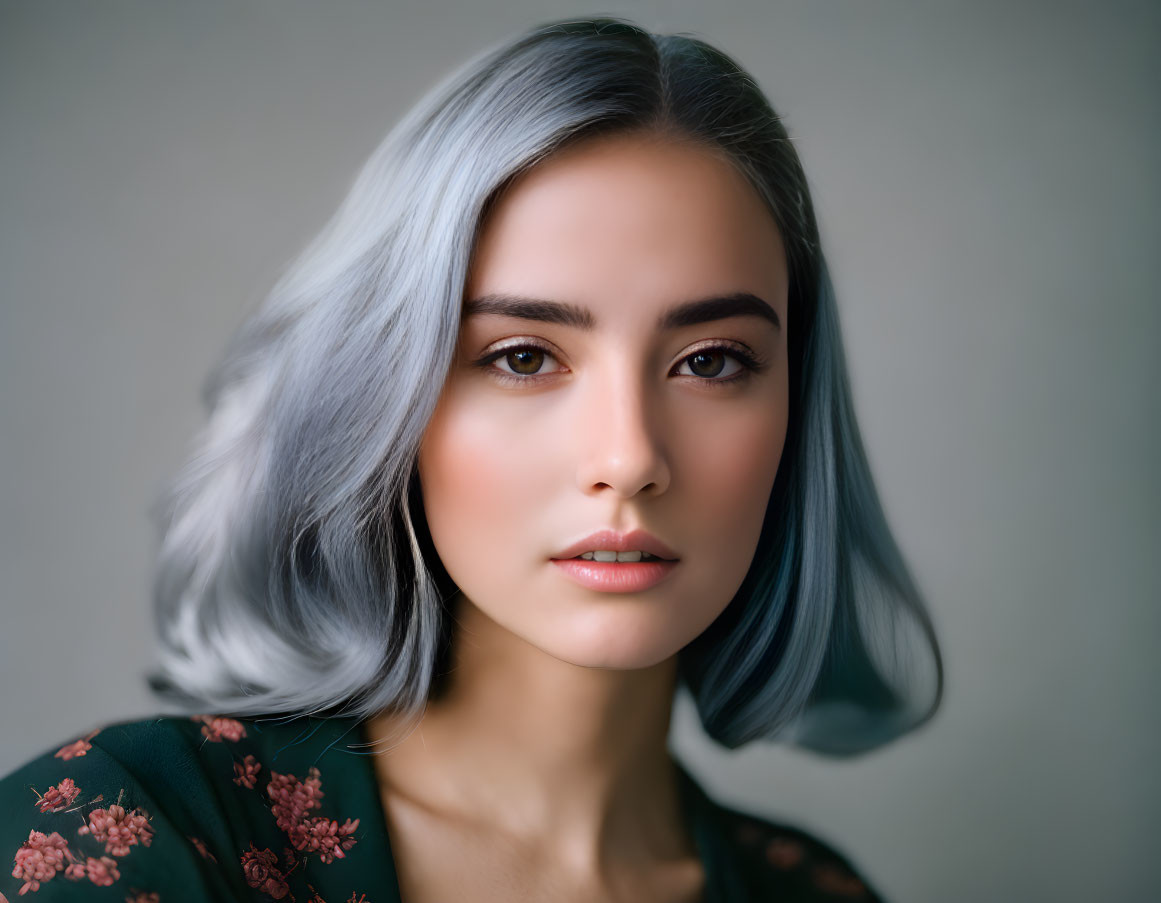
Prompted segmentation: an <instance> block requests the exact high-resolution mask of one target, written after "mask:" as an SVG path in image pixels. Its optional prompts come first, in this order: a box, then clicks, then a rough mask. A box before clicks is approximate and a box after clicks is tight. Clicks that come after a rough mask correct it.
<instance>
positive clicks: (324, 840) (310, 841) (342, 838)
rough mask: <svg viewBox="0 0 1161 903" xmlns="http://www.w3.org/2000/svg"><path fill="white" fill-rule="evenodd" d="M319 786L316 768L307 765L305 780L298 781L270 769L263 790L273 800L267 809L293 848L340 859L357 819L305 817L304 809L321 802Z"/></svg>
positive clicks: (326, 859) (351, 839) (329, 859)
mask: <svg viewBox="0 0 1161 903" xmlns="http://www.w3.org/2000/svg"><path fill="white" fill-rule="evenodd" d="M321 787H322V780H321V779H320V778H319V770H318V769H317V768H311V769H310V771H309V773H308V776H307V779H306V780H305V781H298V780H297V779H296V778H295V777H294V775H292V774H278V773H277V772H271V775H270V783H269V784H267V785H266V793H267V794H268V795H269V797H270V800H271V802H272V803H273V804H274V805H273V806H272V807H271V812H273V813H274V817H275V818H276V819H277V820H278V827H280V828H281V829H282V830H283V831H285V832H286V833H287V834H288V835H289V836H290V842H291V843H292V844H293V845H294V848H295V849H297V850H306V851H309V852H312V853H318V855H319V859H321V860H322V861H323V862H333V861H334V860H335V859H342V858H343V857H344V856H345V855H346V854H345V853H344V852H343V851H344V850H349V849H350V848H351V847H353V846H354V845H355V838H354V837H352V836H351V835H352V834H353V833H354V832H355V829H356V828H358V827H359V820H358V819H357V818H356V819H355V820H354V821H351V820H350V819H349V818H348V819H347V820H346V821H345V822H344V823H343V824H342V825H340V824H339V823H338V822H337V821H334V820H333V819H329V818H321V817H315V818H308V817H307V812H309V811H310V810H312V809H317V808H319V807H320V806H321V805H322V803H320V802H319V800H320V799H321V798H322V796H323V792H322V790H321V789H320V788H321Z"/></svg>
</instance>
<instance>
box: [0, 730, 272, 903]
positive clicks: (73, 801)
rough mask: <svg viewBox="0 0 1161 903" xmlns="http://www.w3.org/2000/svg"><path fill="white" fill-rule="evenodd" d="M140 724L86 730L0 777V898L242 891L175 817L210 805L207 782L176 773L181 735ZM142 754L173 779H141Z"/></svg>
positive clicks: (148, 897)
mask: <svg viewBox="0 0 1161 903" xmlns="http://www.w3.org/2000/svg"><path fill="white" fill-rule="evenodd" d="M141 725H143V726H141V727H138V726H121V725H115V726H111V727H106V728H98V729H96V730H93V731H90V732H89V733H87V734H85V735H84V736H82V737H79V738H77V739H76V740H74V741H72V742H70V743H66V744H65V745H63V746H61V747H60V748H59V749H56V750H50V751H46V752H45V753H43V754H42V755H40V756H38V757H37V758H34V759H32V760H31V761H29V762H27V763H25V764H24V765H23V766H21V767H20V768H18V769H17V770H16V771H15V772H13V773H11V774H10V775H8V776H7V777H5V778H3V779H2V780H0V856H3V857H11V858H10V859H8V858H5V859H4V860H3V861H4V862H5V863H11V865H6V866H5V868H4V870H3V872H0V901H3V900H5V899H9V900H12V899H15V898H16V897H18V896H22V895H32V896H31V898H32V899H34V900H50V901H55V900H80V899H85V900H91V899H94V898H98V899H109V900H118V901H120V900H126V901H128V903H176V901H195V903H196V901H203V900H204V901H210V900H223V899H247V898H248V897H249V896H250V894H249V892H248V889H247V888H246V887H245V885H244V884H243V885H242V886H241V887H239V886H238V885H237V882H236V881H233V880H230V875H229V874H228V873H225V872H223V871H222V870H221V869H220V868H219V867H218V866H217V862H216V859H215V857H214V856H213V854H212V853H211V852H210V850H209V849H208V848H207V845H206V843H205V842H204V840H203V839H202V838H201V837H199V836H197V834H196V833H193V832H191V831H189V827H190V825H191V823H190V821H189V820H188V818H185V817H183V818H175V816H186V815H188V814H189V813H194V812H198V811H201V812H203V813H208V814H210V815H212V809H213V808H214V805H215V803H214V800H213V799H212V796H211V795H210V794H209V793H208V792H207V791H208V790H209V788H202V787H199V785H198V784H197V783H196V782H190V781H186V782H184V784H183V782H182V781H181V780H180V776H181V773H182V766H183V764H184V763H185V762H186V760H187V758H188V751H187V750H185V749H183V747H184V746H185V744H184V743H183V742H182V739H181V737H180V736H179V735H178V734H176V733H174V732H172V731H167V730H166V728H165V726H164V725H160V724H159V725H157V726H156V727H153V728H152V729H151V725H150V724H149V723H148V722H142V723H141ZM106 733H108V734H109V740H110V741H112V742H110V743H109V744H106V743H103V742H102V740H103V739H104V735H105V734H106ZM126 750H129V751H130V753H131V754H130V755H125V753H126ZM146 761H150V762H152V763H153V766H152V767H153V770H154V771H155V772H163V773H165V774H166V775H167V776H172V777H174V778H175V780H173V781H161V782H148V783H150V785H151V786H148V787H147V786H145V783H143V781H142V780H140V779H139V777H138V776H139V775H142V774H143V773H144V772H145V770H146V769H145V767H144V766H145V762H146ZM210 821H211V822H212V818H211V819H210ZM195 824H196V823H195ZM195 830H196V828H195ZM96 888H101V889H102V890H103V892H96V893H95V891H96ZM106 889H107V890H106Z"/></svg>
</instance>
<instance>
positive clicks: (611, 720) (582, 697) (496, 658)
mask: <svg viewBox="0 0 1161 903" xmlns="http://www.w3.org/2000/svg"><path fill="white" fill-rule="evenodd" d="M457 602H458V603H459V604H458V609H457V611H456V612H455V623H456V632H455V634H454V635H453V643H452V670H451V673H450V675H449V676H448V678H447V684H446V686H445V688H444V690H443V692H442V693H441V694H440V695H439V696H438V697H437V698H435V699H432V700H430V701H429V703H428V706H427V709H426V710H425V712H424V715H423V717H422V718H421V719H420V721H419V722H418V724H417V726H416V727H415V729H414V730H413V731H411V732H410V733H409V734H407V735H406V737H405V739H403V740H402V741H400V742H399V743H397V744H396V745H395V746H393V747H391V748H390V749H389V750H387V751H386V752H385V753H384V754H382V755H380V756H377V757H376V763H377V764H376V767H377V769H378V770H379V776H380V780H381V782H382V784H383V788H384V793H385V795H389V794H393V793H394V794H399V795H400V796H401V797H403V798H406V799H407V800H408V801H410V802H412V803H418V804H419V805H422V806H423V807H424V808H425V809H426V810H428V811H431V812H436V813H439V814H441V815H446V816H447V817H448V818H449V819H455V820H456V822H457V823H467V824H472V825H477V826H480V827H483V828H486V829H487V830H489V831H499V832H502V833H503V834H505V835H507V836H508V837H509V838H512V839H514V840H515V841H517V842H527V843H529V844H531V845H534V846H536V847H539V848H541V849H543V848H544V847H545V846H548V847H551V848H552V849H551V852H552V854H553V855H554V856H556V857H558V859H557V861H560V862H567V863H570V864H571V866H573V867H575V868H576V869H578V870H582V871H586V872H590V873H592V872H594V871H596V872H601V871H605V870H606V869H607V868H608V866H610V865H611V864H613V863H615V862H621V863H624V862H625V861H626V860H628V859H634V858H635V859H638V860H644V859H650V860H658V859H676V858H680V857H683V856H689V855H690V854H691V853H692V849H691V843H690V841H689V839H688V838H687V837H686V836H685V832H684V825H683V819H682V813H681V807H680V799H679V797H678V791H677V771H676V768H675V766H674V763H673V761H672V760H671V759H670V757H669V753H668V749H667V738H668V732H669V718H670V710H671V707H672V700H673V694H674V691H675V688H676V678H677V662H676V657H671V658H669V659H667V660H665V661H663V662H661V663H659V664H657V665H654V666H652V667H648V668H642V669H637V670H613V669H602V668H589V667H583V666H579V665H573V664H570V663H568V662H564V661H561V660H560V659H557V658H554V657H552V656H550V655H548V654H547V653H545V652H543V651H541V650H539V649H537V648H536V647H534V646H532V645H530V644H529V643H527V642H525V641H524V640H523V639H521V638H520V637H518V636H516V635H515V634H513V633H511V632H510V631H508V630H506V629H505V628H504V627H502V626H501V625H499V624H497V623H496V622H495V621H493V620H492V619H491V618H489V617H488V616H487V615H485V614H484V613H483V612H482V611H480V609H478V608H477V607H476V606H474V605H472V604H471V603H470V602H469V601H468V600H466V599H464V597H463V596H462V595H461V596H459V597H458V599H457ZM392 727H393V725H392V723H391V722H390V721H389V720H388V718H387V716H385V715H380V716H378V717H377V718H375V719H372V720H371V722H370V724H369V728H370V736H371V739H377V738H381V737H389V736H392V734H391V730H392Z"/></svg>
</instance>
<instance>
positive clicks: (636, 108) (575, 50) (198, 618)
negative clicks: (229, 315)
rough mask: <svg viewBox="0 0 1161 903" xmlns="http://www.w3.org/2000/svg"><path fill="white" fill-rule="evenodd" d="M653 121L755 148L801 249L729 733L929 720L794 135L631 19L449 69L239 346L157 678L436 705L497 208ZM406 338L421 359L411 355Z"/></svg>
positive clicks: (706, 659)
mask: <svg viewBox="0 0 1161 903" xmlns="http://www.w3.org/2000/svg"><path fill="white" fill-rule="evenodd" d="M628 130H652V131H655V132H661V133H663V134H666V135H671V136H673V137H674V138H675V140H689V141H695V142H698V143H699V144H701V145H702V146H704V147H706V148H708V149H711V150H713V151H714V152H715V153H719V154H721V155H722V156H723V158H724V159H726V160H728V161H729V162H731V163H732V164H734V165H735V166H737V167H738V169H739V171H740V172H742V173H743V174H744V175H745V176H746V178H747V179H748V180H749V182H750V184H752V185H753V187H754V188H755V190H756V191H757V192H758V193H759V194H760V195H761V197H762V198H763V200H764V201H765V202H766V204H767V206H768V207H769V209H770V211H771V213H772V214H773V216H774V219H775V220H776V222H777V225H778V227H779V231H780V233H781V236H782V239H783V243H784V246H785V248H786V254H787V260H788V266H789V269H790V298H789V309H788V314H789V316H788V320H789V340H790V341H789V352H790V379H791V387H790V388H791V412H790V424H789V429H788V435H787V441H786V444H785V448H784V453H783V455H784V456H783V460H782V462H781V464H780V466H779V470H778V475H777V478H776V480H775V485H774V490H773V492H772V493H771V497H770V501H769V503H768V507H767V514H766V521H765V524H764V526H763V529H762V535H761V539H760V541H759V546H758V550H757V552H756V554H755V557H754V561H753V563H752V565H751V567H750V570H749V572H748V573H747V576H746V578H745V580H744V582H743V584H742V586H741V588H740V589H739V591H738V593H737V594H736V595H735V597H734V599H733V600H732V601H731V602H730V604H729V605H728V606H727V608H726V610H725V611H724V612H723V614H722V615H721V616H720V617H719V618H718V619H717V620H716V621H715V622H714V623H713V624H712V625H711V626H710V627H709V628H708V629H707V630H706V631H705V632H704V633H703V634H702V635H701V636H699V637H698V638H697V639H696V640H695V641H694V642H692V643H690V644H689V645H688V646H687V647H686V648H684V649H683V650H681V652H680V653H679V673H680V676H681V681H682V683H683V685H684V686H685V687H687V688H688V689H689V691H690V692H691V693H692V695H693V698H694V699H695V701H696V703H697V706H698V711H699V713H700V717H701V719H702V723H703V725H704V726H705V729H706V731H707V732H708V733H709V735H710V736H712V737H713V738H714V739H716V740H717V741H718V742H719V743H721V744H723V745H725V746H727V747H731V748H733V747H737V746H740V745H742V744H744V743H747V742H749V741H751V740H753V739H757V738H777V739H779V740H782V741H784V742H788V743H795V744H798V745H801V746H804V747H809V748H811V749H815V750H819V751H823V752H827V753H832V754H846V753H852V752H856V751H859V750H863V749H868V748H871V747H873V746H876V745H879V744H881V743H884V742H886V741H887V740H890V739H892V738H893V737H895V736H898V735H900V734H901V733H903V732H905V731H907V730H910V729H911V728H913V727H915V726H917V725H918V724H920V723H922V722H923V721H925V720H927V719H928V718H929V717H931V715H932V713H933V712H934V711H935V709H936V707H937V706H938V704H939V700H940V698H941V695H942V687H943V666H942V660H941V656H940V651H939V647H938V644H937V642H936V638H935V633H934V630H933V628H932V625H931V622H930V618H929V616H928V614H927V613H926V610H925V607H924V605H923V602H922V600H921V598H920V596H919V594H918V592H917V590H916V588H915V585H914V583H913V581H912V579H911V577H910V575H909V573H908V570H907V568H906V566H905V564H904V562H903V560H902V557H901V555H900V554H899V551H898V548H897V546H896V544H895V542H894V540H893V538H892V536H891V533H890V531H889V529H888V527H887V524H886V521H885V519H884V516H883V512H882V509H881V507H880V503H879V501H878V496H877V494H876V491H875V488H874V484H873V481H872V478H871V474H870V471H869V468H868V465H867V461H866V456H865V454H864V451H863V447H862V443H861V440H860V437H859V432H858V428H857V425H856V422H855V418H854V414H853V409H852V406H851V394H850V389H849V385H848V381H847V375H846V364H845V358H844V354H843V350H842V344H841V337H840V333H839V323H838V312H837V308H836V305H835V301H834V297H833V293H832V290H831V283H830V280H829V278H828V276H827V272H826V266H825V262H824V259H823V256H822V253H821V249H820V248H819V243H818V229H817V226H816V223H815V218H814V213H813V207H812V203H811V199H810V194H809V191H808V188H807V183H806V178H805V175H804V173H803V170H802V167H801V164H800V162H799V159H798V156H797V153H796V151H795V149H794V147H793V145H792V142H791V141H790V139H789V138H788V136H787V134H786V131H785V128H784V127H783V125H782V123H781V121H780V119H779V117H778V115H777V114H776V113H775V112H774V111H773V110H772V109H771V107H770V105H769V103H768V101H767V100H766V98H765V97H764V95H763V94H762V92H761V90H760V89H759V88H758V86H757V85H756V83H755V81H754V79H753V78H752V77H751V76H750V75H748V74H747V73H746V72H745V71H743V70H742V69H741V68H740V67H739V66H738V65H737V64H736V63H735V62H734V61H732V60H731V59H730V58H729V57H727V56H726V55H725V54H723V53H722V52H720V51H719V50H716V49H714V48H713V47H711V46H709V45H708V44H706V43H704V42H702V41H700V40H698V39H696V38H693V37H688V36H683V35H655V34H651V33H649V32H647V31H644V30H642V29H640V28H638V27H637V26H635V25H633V24H632V23H630V22H627V21H626V20H623V19H610V18H602V19H589V20H566V21H557V22H552V23H548V24H546V25H542V26H540V27H537V28H535V29H532V30H531V31H529V32H527V33H525V34H524V35H522V36H520V37H518V38H517V39H515V40H513V41H510V42H507V43H505V44H503V45H502V46H499V47H495V48H492V49H489V50H488V51H486V52H485V53H483V54H480V55H479V56H477V57H476V58H474V59H473V60H471V61H469V62H468V63H467V64H466V65H465V66H463V67H462V68H461V69H460V70H458V71H457V72H455V73H453V74H452V75H451V76H450V77H448V78H447V79H446V80H445V81H444V82H442V83H441V84H440V85H438V86H437V87H436V88H435V89H434V90H433V91H432V92H431V93H430V94H429V95H428V96H427V97H426V98H424V99H423V100H422V101H421V102H420V103H419V104H418V105H417V106H416V107H414V108H413V109H412V110H411V111H410V112H409V113H408V114H407V115H406V116H405V117H404V118H403V119H402V120H401V121H400V122H399V123H398V124H397V125H396V126H395V127H394V128H393V129H392V130H391V131H390V133H389V134H388V135H387V137H386V138H385V140H384V141H383V143H382V144H381V146H380V147H379V148H378V149H377V150H376V151H375V152H374V153H373V154H372V156H371V158H370V159H369V160H368V162H367V163H366V165H365V167H364V168H363V170H362V172H361V173H360V174H359V176H358V177H357V178H356V180H355V182H354V184H353V186H352V188H351V190H350V192H349V194H348V196H347V197H346V199H345V200H344V201H343V203H342V204H341V206H340V208H339V210H338V211H337V213H336V214H335V215H334V217H333V218H332V219H331V221H330V222H329V223H328V224H327V225H326V227H325V228H324V230H323V231H322V232H321V233H320V234H319V235H318V237H317V238H316V239H315V240H314V241H313V242H312V243H311V244H310V245H309V246H308V247H307V249H306V250H305V252H304V253H303V254H302V255H301V257H300V258H299V259H298V260H297V262H296V263H295V264H294V265H293V266H292V267H291V268H290V269H289V270H288V271H287V272H286V274H285V275H284V276H283V277H282V278H281V279H280V280H279V282H278V283H277V285H276V286H275V287H274V289H273V290H272V291H271V293H270V295H269V297H268V298H267V299H266V301H265V303H264V304H263V305H262V306H261V307H260V308H258V309H257V310H256V311H255V312H254V313H253V314H252V315H251V316H250V318H249V319H248V320H247V321H246V322H245V323H244V324H243V326H242V327H241V328H240V329H239V331H238V332H237V333H236V334H235V335H234V337H233V338H232V339H231V341H230V343H229V345H228V347H227V349H226V351H225V353H224V355H223V357H222V358H221V360H220V362H219V363H218V364H217V366H216V367H215V369H214V370H213V372H212V373H211V374H210V377H209V379H208V380H207V382H206V386H205V390H204V396H205V403H206V406H207V408H208V409H209V420H208V423H207V424H206V426H205V427H204V429H203V431H202V432H201V433H200V434H199V436H198V439H197V443H196V450H195V453H194V454H193V456H192V457H191V458H190V460H189V461H188V463H187V464H186V465H185V467H184V468H183V469H182V470H181V472H180V473H179V474H178V476H177V477H176V478H175V479H174V480H173V482H172V483H171V484H170V485H169V486H168V487H167V489H166V491H165V492H164V493H163V494H162V496H161V497H160V498H159V499H158V501H157V503H156V505H155V506H154V509H153V516H154V519H155V521H156V522H157V524H158V527H159V529H160V532H161V544H160V549H159V553H158V560H157V568H156V574H155V581H154V602H155V613H156V618H157V626H158V632H159V635H160V659H159V665H158V670H157V671H156V672H155V673H154V674H153V675H151V677H150V683H151V685H152V687H153V689H154V691H155V692H156V693H157V694H159V696H161V697H162V698H163V699H165V700H167V701H169V702H170V703H173V704H175V705H177V706H178V707H180V708H182V709H185V710H187V711H195V710H207V709H209V710H213V711H217V712H222V713H232V714H237V715H251V716H254V715H260V714H275V713H286V714H288V715H291V714H303V713H308V712H309V713H315V714H344V715H356V716H366V715H370V714H372V713H375V712H379V711H382V710H390V711H393V712H396V713H399V714H401V715H403V716H406V717H408V718H414V717H415V716H416V715H417V714H418V713H419V712H421V710H422V708H423V706H424V704H425V702H426V701H427V700H428V699H429V698H430V697H431V695H432V694H433V693H435V692H438V687H439V682H438V679H437V678H438V675H439V674H440V673H441V672H440V667H441V663H442V662H443V661H444V657H445V656H446V654H447V647H448V637H449V633H448V631H449V626H448V622H449V621H450V618H448V617H447V611H448V609H447V602H448V599H449V597H450V596H451V595H452V594H454V593H455V592H456V588H455V587H454V584H451V583H450V581H449V579H448V578H447V574H446V571H444V570H443V568H442V566H441V564H440V562H439V561H438V556H437V555H436V554H435V552H434V549H433V547H432V545H431V542H430V535H429V534H428V532H427V528H426V522H425V519H424V517H423V511H422V498H421V495H420V493H419V491H418V485H417V478H416V467H415V464H416V456H417V452H418V448H419V443H420V439H421V437H422V434H423V432H424V429H425V427H426V425H427V423H428V420H429V418H430V416H431V414H432V411H433V410H434V408H435V405H436V402H437V399H438V397H439V395H440V391H441V388H442V385H443V381H444V378H445V376H446V374H447V371H448V368H449V366H450V365H451V363H452V361H453V357H454V353H455V346H456V342H457V338H458V335H459V326H460V307H461V303H462V300H463V298H462V292H463V287H464V284H465V280H466V276H467V272H468V265H469V261H470V258H471V254H472V250H473V247H474V242H475V240H476V236H477V233H478V229H479V226H480V223H481V222H482V220H483V218H484V216H485V215H486V213H487V211H488V209H489V206H490V204H491V203H493V202H494V200H495V198H496V197H497V196H498V195H499V193H500V192H501V191H502V190H503V188H504V187H505V186H506V185H507V184H509V183H510V182H511V180H512V179H514V178H515V177H516V176H517V175H519V174H520V173H522V172H524V171H526V170H527V169H528V168H529V167H531V166H533V165H535V164H536V163H537V162H538V161H540V160H543V159H544V158H545V157H546V156H548V155H550V154H552V153H553V152H554V151H556V150H558V149H560V148H562V147H564V146H566V145H568V144H571V143H573V142H576V141H580V140H583V139H584V138H585V137H586V136H593V135H597V134H608V133H615V132H620V131H628ZM408 351H418V352H419V355H418V357H419V358H420V359H421V360H423V361H424V365H423V366H417V367H411V366H407V367H404V366H396V365H395V363H394V362H395V359H396V357H397V356H398V355H399V354H401V353H405V352H408Z"/></svg>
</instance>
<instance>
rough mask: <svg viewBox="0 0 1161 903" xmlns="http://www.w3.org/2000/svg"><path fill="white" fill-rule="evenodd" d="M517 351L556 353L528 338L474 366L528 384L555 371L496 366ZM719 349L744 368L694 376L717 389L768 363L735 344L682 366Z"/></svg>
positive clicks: (513, 382)
mask: <svg viewBox="0 0 1161 903" xmlns="http://www.w3.org/2000/svg"><path fill="white" fill-rule="evenodd" d="M516 351H540V352H543V353H544V354H546V355H548V356H549V357H552V358H553V359H554V360H555V355H553V353H552V351H551V350H550V349H548V348H546V347H544V346H543V345H540V344H538V343H536V342H528V341H525V342H521V343H520V344H519V345H507V346H505V347H503V348H498V349H496V350H495V351H491V352H489V353H488V354H486V355H484V356H483V357H482V358H480V359H479V360H476V361H473V362H472V364H473V366H475V367H479V368H480V369H481V370H484V371H486V372H487V373H488V374H489V375H490V376H492V377H494V378H495V379H497V380H498V381H499V382H501V383H503V384H505V385H528V384H529V383H534V382H539V381H540V379H542V378H544V377H548V376H551V374H548V373H545V374H535V373H534V374H531V375H529V376H517V375H516V374H514V373H508V372H506V371H504V370H500V369H497V368H495V367H493V366H492V363H493V362H494V361H498V360H499V359H500V358H502V357H506V356H507V355H509V354H512V353H514V352H516ZM715 351H720V352H723V353H725V354H726V355H727V356H728V357H732V358H734V360H736V361H737V362H738V363H739V364H741V365H742V369H740V370H739V371H738V372H737V373H735V374H734V375H733V376H729V377H726V378H725V379H715V378H714V377H711V376H697V375H696V374H695V375H694V377H693V378H694V379H697V380H699V381H701V382H702V383H705V384H707V385H713V386H714V387H715V388H717V387H725V386H732V385H736V384H738V383H741V382H743V381H744V380H747V379H749V378H750V377H751V376H752V375H753V374H754V373H759V372H761V371H762V370H763V369H764V368H765V366H766V364H765V361H763V360H762V359H760V358H758V357H757V356H756V355H753V354H751V353H750V352H748V351H743V350H742V349H741V348H737V347H735V346H733V345H707V346H705V347H703V348H698V349H697V350H696V351H692V352H690V353H689V354H687V355H686V356H685V357H683V358H682V359H681V361H680V362H679V364H678V366H680V365H681V364H684V363H685V362H686V361H688V360H689V359H690V358H692V357H696V356H697V355H699V354H706V353H707V352H715Z"/></svg>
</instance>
